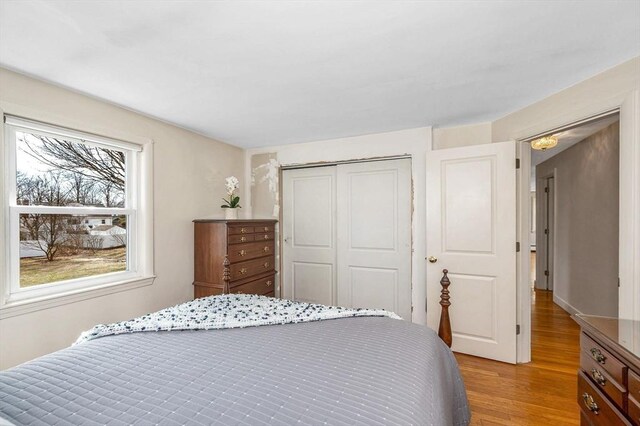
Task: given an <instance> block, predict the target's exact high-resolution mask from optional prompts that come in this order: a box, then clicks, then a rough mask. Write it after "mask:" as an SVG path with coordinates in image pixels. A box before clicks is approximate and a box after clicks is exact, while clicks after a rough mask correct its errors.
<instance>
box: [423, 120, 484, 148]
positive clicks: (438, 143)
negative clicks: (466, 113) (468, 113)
mask: <svg viewBox="0 0 640 426" xmlns="http://www.w3.org/2000/svg"><path fill="white" fill-rule="evenodd" d="M491 140H492V139H491V123H490V122H487V123H478V124H470V125H467V126H457V127H443V128H434V129H433V148H434V149H443V148H457V147H460V146H469V145H482V144H485V143H491Z"/></svg>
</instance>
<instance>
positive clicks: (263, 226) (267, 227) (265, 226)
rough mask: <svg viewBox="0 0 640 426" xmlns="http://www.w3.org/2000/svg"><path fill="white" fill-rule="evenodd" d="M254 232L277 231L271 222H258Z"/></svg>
mask: <svg viewBox="0 0 640 426" xmlns="http://www.w3.org/2000/svg"><path fill="white" fill-rule="evenodd" d="M253 232H256V233H263V234H264V233H265V232H275V227H274V226H273V225H272V224H270V223H258V224H256V226H254V228H253Z"/></svg>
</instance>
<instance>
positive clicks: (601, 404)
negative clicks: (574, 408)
mask: <svg viewBox="0 0 640 426" xmlns="http://www.w3.org/2000/svg"><path fill="white" fill-rule="evenodd" d="M578 405H579V406H580V411H581V412H582V414H583V415H584V417H586V418H587V419H588V420H589V423H591V424H593V425H631V424H630V423H629V422H628V421H627V420H626V419H625V418H624V416H623V414H622V413H620V411H619V410H618V409H617V408H616V407H614V406H613V405H612V404H611V403H610V402H609V401H607V398H606V397H605V396H604V395H603V394H602V393H601V392H600V391H599V390H598V389H596V387H595V386H594V385H593V384H592V383H591V381H590V380H589V379H588V378H587V377H586V376H585V374H584V373H583V372H582V371H580V372H578Z"/></svg>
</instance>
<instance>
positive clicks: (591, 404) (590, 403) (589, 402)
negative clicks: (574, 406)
mask: <svg viewBox="0 0 640 426" xmlns="http://www.w3.org/2000/svg"><path fill="white" fill-rule="evenodd" d="M582 400H583V401H584V405H586V406H587V409H588V410H589V411H591V412H592V413H595V414H598V411H600V407H598V404H596V402H595V401H594V400H593V397H592V396H591V395H589V394H588V393H586V392H585V393H583V394H582Z"/></svg>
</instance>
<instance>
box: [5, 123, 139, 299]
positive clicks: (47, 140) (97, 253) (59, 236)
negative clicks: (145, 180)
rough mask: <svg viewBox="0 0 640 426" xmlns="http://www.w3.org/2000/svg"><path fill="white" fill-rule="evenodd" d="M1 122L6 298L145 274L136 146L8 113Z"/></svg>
mask: <svg viewBox="0 0 640 426" xmlns="http://www.w3.org/2000/svg"><path fill="white" fill-rule="evenodd" d="M5 122H6V124H5V135H6V138H5V145H6V147H5V149H6V151H5V152H6V154H7V155H6V160H5V162H6V165H7V168H6V170H7V173H6V174H5V185H6V186H7V188H6V191H5V194H6V197H7V203H6V204H7V205H8V211H7V212H6V213H7V214H6V218H7V221H8V223H7V227H6V230H7V232H6V235H7V238H6V239H7V244H6V252H7V253H8V255H7V259H6V263H7V268H6V269H7V276H6V277H5V282H6V284H5V287H6V288H5V295H4V296H5V300H4V302H5V303H7V302H8V301H9V302H10V301H22V300H28V299H32V298H36V297H37V298H41V297H43V296H45V297H46V296H52V295H54V296H55V295H60V294H68V293H69V292H77V291H81V290H86V289H93V288H96V287H103V286H105V285H112V284H116V283H123V282H127V281H131V280H132V279H135V278H141V277H143V276H145V275H149V274H148V273H147V274H145V273H144V272H145V271H148V265H144V258H145V257H143V256H141V253H140V248H139V244H138V242H139V241H138V240H139V229H140V228H139V227H140V224H141V223H140V222H141V221H144V215H141V211H140V209H139V206H140V205H141V204H142V203H141V196H142V194H141V192H142V189H141V186H140V181H141V176H140V170H141V157H142V146H141V145H137V144H133V143H128V142H123V141H119V140H112V139H108V138H103V137H98V136H94V135H91V134H84V133H81V132H77V131H72V130H67V129H63V128H58V127H54V126H50V125H47V124H42V123H37V122H33V121H28V120H23V119H19V118H15V117H10V116H6V117H5ZM146 258H148V257H146Z"/></svg>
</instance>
